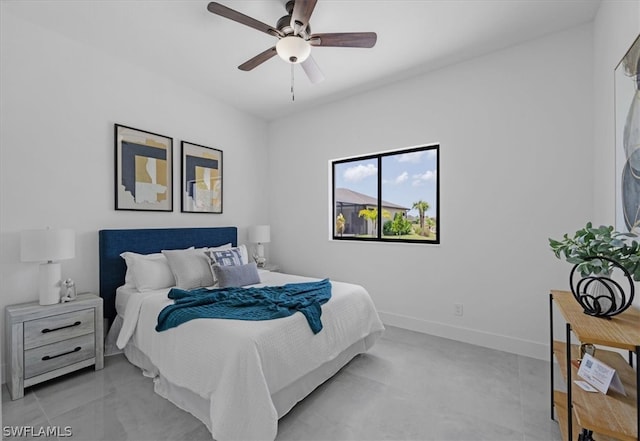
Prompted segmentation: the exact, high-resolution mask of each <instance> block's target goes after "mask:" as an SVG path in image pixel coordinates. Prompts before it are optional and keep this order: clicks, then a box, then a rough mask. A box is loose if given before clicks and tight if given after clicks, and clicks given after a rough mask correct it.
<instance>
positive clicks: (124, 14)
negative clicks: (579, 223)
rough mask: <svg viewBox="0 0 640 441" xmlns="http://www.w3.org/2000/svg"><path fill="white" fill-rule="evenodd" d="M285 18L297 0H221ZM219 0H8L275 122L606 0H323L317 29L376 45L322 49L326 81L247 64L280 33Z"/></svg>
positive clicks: (272, 64)
mask: <svg viewBox="0 0 640 441" xmlns="http://www.w3.org/2000/svg"><path fill="white" fill-rule="evenodd" d="M219 3H222V4H224V5H225V6H228V7H230V8H233V9H235V10H237V11H240V12H242V13H244V14H246V15H249V16H251V17H253V18H255V19H257V20H260V21H262V22H264V23H267V24H270V25H272V26H275V23H276V21H277V20H278V18H280V17H281V16H283V15H286V11H285V8H284V4H285V3H286V0H220V1H219ZM207 4H208V1H207V0H156V1H150V0H128V1H125V0H101V1H98V0H84V1H79V0H48V1H40V0H38V1H36V0H2V10H3V12H10V13H12V14H15V15H17V16H19V17H21V18H22V19H24V20H28V21H31V22H34V23H36V24H39V25H41V26H44V27H46V28H48V29H51V30H53V31H55V32H59V33H61V34H64V35H66V36H68V37H70V38H72V39H74V40H79V41H82V42H84V43H86V44H87V45H89V46H91V47H95V48H96V49H98V50H102V51H105V52H107V53H109V54H111V55H114V56H117V57H122V58H124V59H127V60H129V61H130V62H133V63H136V64H138V65H141V66H143V67H145V68H147V69H151V70H153V71H156V72H161V73H162V74H165V75H167V76H169V77H172V78H173V79H175V80H177V81H179V82H180V83H182V84H187V85H189V86H190V87H192V88H193V89H195V90H197V91H199V92H201V93H205V94H208V95H211V96H214V97H216V98H218V99H220V100H222V101H225V102H227V103H229V104H231V105H233V106H234V107H237V108H239V109H241V110H244V111H247V112H249V113H252V114H254V115H257V116H259V117H261V118H264V119H266V120H271V119H274V118H278V117H281V116H284V115H287V114H290V113H293V112H297V111H300V110H302V109H306V108H309V107H310V106H314V105H318V104H320V103H324V102H328V101H332V100H335V99H339V98H340V97H343V96H346V95H351V94H354V93H358V92H361V91H365V90H368V89H371V88H374V87H378V86H380V85H383V84H386V83H390V82H394V81H397V80H399V79H402V78H407V77H410V76H413V75H416V74H419V73H421V72H425V71H429V70H433V69H437V68H439V67H443V66H445V65H447V64H451V63H455V62H459V61H462V60H465V59H469V58H473V57H476V56H479V55H482V54H486V53H488V52H491V51H494V50H497V49H500V48H504V47H507V46H511V45H514V44H517V43H520V42H524V41H527V40H530V39H533V38H536V37H539V36H542V35H545V34H548V33H551V32H556V31H559V30H561V29H566V28H569V27H572V26H576V25H578V24H581V23H585V22H589V21H591V20H592V19H593V17H594V16H595V14H596V12H597V9H598V7H599V5H600V0H440V1H438V0H350V1H346V0H318V4H317V5H316V8H315V10H314V12H313V15H312V17H311V20H310V25H311V30H312V32H316V33H320V32H322V33H324V32H359V31H373V32H376V33H377V34H378V42H377V44H376V46H375V47H374V48H372V49H354V48H323V47H314V48H313V49H312V56H313V57H314V59H315V61H316V62H317V64H318V65H319V66H320V68H321V69H322V71H323V73H324V75H325V78H326V79H325V81H324V82H322V83H319V84H311V83H310V82H309V81H308V79H307V78H306V76H305V74H304V71H303V70H302V68H301V67H300V66H296V67H295V74H294V75H295V98H296V99H295V102H292V101H291V93H290V84H291V70H290V65H288V64H287V63H285V62H284V61H282V60H280V58H278V57H274V58H272V59H271V60H269V61H267V62H266V63H264V64H262V65H261V66H258V67H257V68H256V69H254V70H253V71H251V72H243V71H240V70H238V68H237V66H238V65H239V64H241V63H243V62H245V61H246V60H248V59H249V58H251V57H253V56H254V55H257V54H258V53H259V52H262V51H263V50H265V49H267V48H269V47H271V46H273V45H274V44H275V42H276V39H275V38H274V37H270V36H269V35H267V34H264V33H262V32H259V31H257V30H255V29H252V28H249V27H246V26H243V25H241V24H239V23H236V22H233V21H230V20H228V19H225V18H222V17H220V16H217V15H214V14H211V13H210V12H208V11H207V8H206V6H207Z"/></svg>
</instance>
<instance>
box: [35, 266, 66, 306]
mask: <svg viewBox="0 0 640 441" xmlns="http://www.w3.org/2000/svg"><path fill="white" fill-rule="evenodd" d="M61 274H62V271H61V267H60V264H59V263H55V262H51V263H43V264H41V265H40V272H39V274H38V292H39V294H40V300H39V302H40V304H41V305H55V304H56V303H60V281H61V279H62V276H61Z"/></svg>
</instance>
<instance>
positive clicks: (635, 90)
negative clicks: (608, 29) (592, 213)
mask: <svg viewBox="0 0 640 441" xmlns="http://www.w3.org/2000/svg"><path fill="white" fill-rule="evenodd" d="M614 76H615V136H616V229H617V230H618V231H622V232H633V233H637V234H640V35H639V36H638V37H637V38H636V39H635V41H634V42H633V43H632V45H631V47H630V48H629V50H628V51H627V53H626V54H625V55H624V57H623V58H622V60H621V61H620V63H619V64H618V66H616V69H615V74H614Z"/></svg>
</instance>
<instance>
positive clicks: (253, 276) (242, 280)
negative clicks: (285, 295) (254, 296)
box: [212, 262, 260, 288]
mask: <svg viewBox="0 0 640 441" xmlns="http://www.w3.org/2000/svg"><path fill="white" fill-rule="evenodd" d="M212 268H213V272H214V273H215V275H216V278H217V279H218V286H219V287H220V288H228V287H239V286H246V285H253V284H255V283H260V275H259V274H258V267H257V265H256V263H255V262H250V263H248V264H246V265H228V266H222V265H217V264H216V265H213V266H212Z"/></svg>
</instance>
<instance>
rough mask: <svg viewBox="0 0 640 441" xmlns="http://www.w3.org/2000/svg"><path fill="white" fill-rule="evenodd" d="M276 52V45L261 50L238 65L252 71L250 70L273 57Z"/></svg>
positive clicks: (239, 67)
mask: <svg viewBox="0 0 640 441" xmlns="http://www.w3.org/2000/svg"><path fill="white" fill-rule="evenodd" d="M275 54H277V52H276V47H275V46H273V47H270V48H269V49H267V50H266V51H264V52H260V53H259V54H258V55H256V56H255V57H253V58H252V59H250V60H247V61H245V62H244V63H242V64H241V65H240V66H238V69H240V70H244V71H250V70H252V69H254V68H256V67H258V66H260V65H261V64H262V63H264V62H265V61H267V60H269V59H271V57H273V56H274V55H275Z"/></svg>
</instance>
